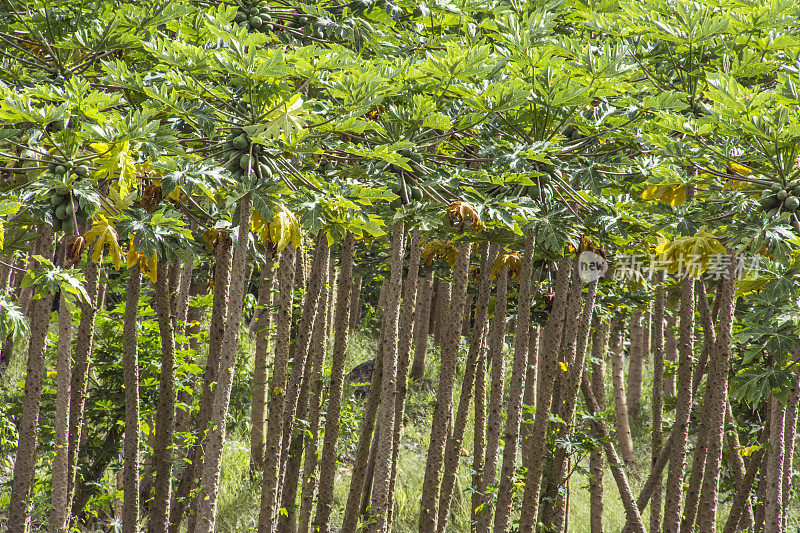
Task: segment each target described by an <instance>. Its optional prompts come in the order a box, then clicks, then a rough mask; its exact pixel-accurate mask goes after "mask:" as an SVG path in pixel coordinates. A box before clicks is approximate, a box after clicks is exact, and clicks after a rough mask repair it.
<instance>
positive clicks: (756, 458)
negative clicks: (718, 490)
mask: <svg viewBox="0 0 800 533" xmlns="http://www.w3.org/2000/svg"><path fill="white" fill-rule="evenodd" d="M765 457H766V449H765V448H761V449H759V450H756V452H755V453H753V454H752V455H751V456H750V463H749V464H748V465H747V470H746V471H745V474H744V477H743V478H742V479H741V481H738V482H737V483H736V491H735V493H734V497H733V504H732V505H731V512H730V514H728V519H727V520H726V521H725V528H724V529H723V533H735V532H736V531H742V530H745V529H749V530H751V531H752V530H753V527H752V526H753V524H752V523H751V524H749V525H745V524H742V523H741V522H740V520H742V519H743V518H744V516H743V512H744V509H745V507H746V506H748V504H747V502H749V501H750V493H751V491H752V490H753V484H754V483H755V480H756V475H758V472H759V469H760V468H761V465H762V464H763V463H764V458H765ZM751 522H752V517H751ZM740 526H741V527H740Z"/></svg>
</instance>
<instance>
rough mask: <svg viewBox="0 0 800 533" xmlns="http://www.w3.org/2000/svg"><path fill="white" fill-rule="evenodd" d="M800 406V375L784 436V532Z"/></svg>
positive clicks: (791, 397)
mask: <svg viewBox="0 0 800 533" xmlns="http://www.w3.org/2000/svg"><path fill="white" fill-rule="evenodd" d="M794 356H795V359H798V358H800V351H797V350H796V351H795V353H794ZM798 404H800V374H798V375H797V377H796V381H795V384H794V387H793V388H792V391H791V392H790V393H789V398H788V400H787V403H786V429H785V430H784V435H783V481H782V489H783V490H781V497H782V498H783V503H782V505H781V509H782V511H783V514H782V516H781V522H782V527H783V529H784V530H786V529H787V528H788V520H789V493H790V492H791V488H792V472H793V471H794V464H793V461H794V443H795V437H796V436H797V410H798ZM728 405H730V404H728Z"/></svg>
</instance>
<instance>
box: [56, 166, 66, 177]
mask: <svg viewBox="0 0 800 533" xmlns="http://www.w3.org/2000/svg"><path fill="white" fill-rule="evenodd" d="M66 172H67V168H66V167H65V166H64V165H56V168H54V169H53V174H56V175H58V176H63V175H64V174H66Z"/></svg>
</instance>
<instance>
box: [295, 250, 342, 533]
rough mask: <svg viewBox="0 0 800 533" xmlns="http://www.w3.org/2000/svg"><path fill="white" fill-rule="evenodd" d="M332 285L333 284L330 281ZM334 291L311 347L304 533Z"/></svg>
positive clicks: (323, 299)
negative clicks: (328, 323) (329, 312)
mask: <svg viewBox="0 0 800 533" xmlns="http://www.w3.org/2000/svg"><path fill="white" fill-rule="evenodd" d="M333 264H334V262H333V258H331V265H333ZM331 270H333V269H331ZM328 281H329V284H330V285H332V284H333V280H331V279H330V278H328ZM330 293H331V291H330V290H325V291H323V293H322V295H321V296H320V301H319V307H318V308H317V318H316V319H315V321H314V322H315V327H314V332H313V334H312V336H311V347H310V353H309V357H310V359H311V375H310V390H311V393H310V394H311V396H310V398H309V407H308V412H309V416H308V418H309V433H310V435H311V437H310V438H309V440H308V441H307V442H306V447H305V451H304V454H305V455H304V459H303V489H302V492H301V494H300V527H299V531H300V533H310V532H311V519H312V510H313V506H314V489H315V488H316V486H317V477H316V472H317V452H318V445H319V422H320V411H321V409H322V387H323V384H324V380H323V376H322V369H323V366H324V363H325V344H326V342H325V340H326V338H325V337H326V335H327V333H328V330H327V327H325V328H323V327H322V326H321V324H322V323H323V322H324V320H325V317H327V316H328V308H329V307H331V306H332V303H329V301H328V300H329V298H330Z"/></svg>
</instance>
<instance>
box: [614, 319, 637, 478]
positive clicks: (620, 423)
mask: <svg viewBox="0 0 800 533" xmlns="http://www.w3.org/2000/svg"><path fill="white" fill-rule="evenodd" d="M624 321H625V319H624V318H623V316H622V315H621V314H619V313H618V314H617V315H616V316H614V319H613V320H612V321H611V338H610V341H609V344H610V350H611V376H612V380H613V382H614V411H615V414H616V417H615V423H616V428H617V439H618V440H619V447H620V450H621V453H622V458H623V460H624V461H625V464H626V465H627V466H628V468H635V467H636V455H635V454H634V453H633V438H632V437H631V426H630V423H629V421H628V405H627V397H626V395H625V374H624V372H625V368H624V366H623V361H622V357H623V344H622V340H623V339H622V337H623V332H622V330H623V327H624V326H623V324H624Z"/></svg>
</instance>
